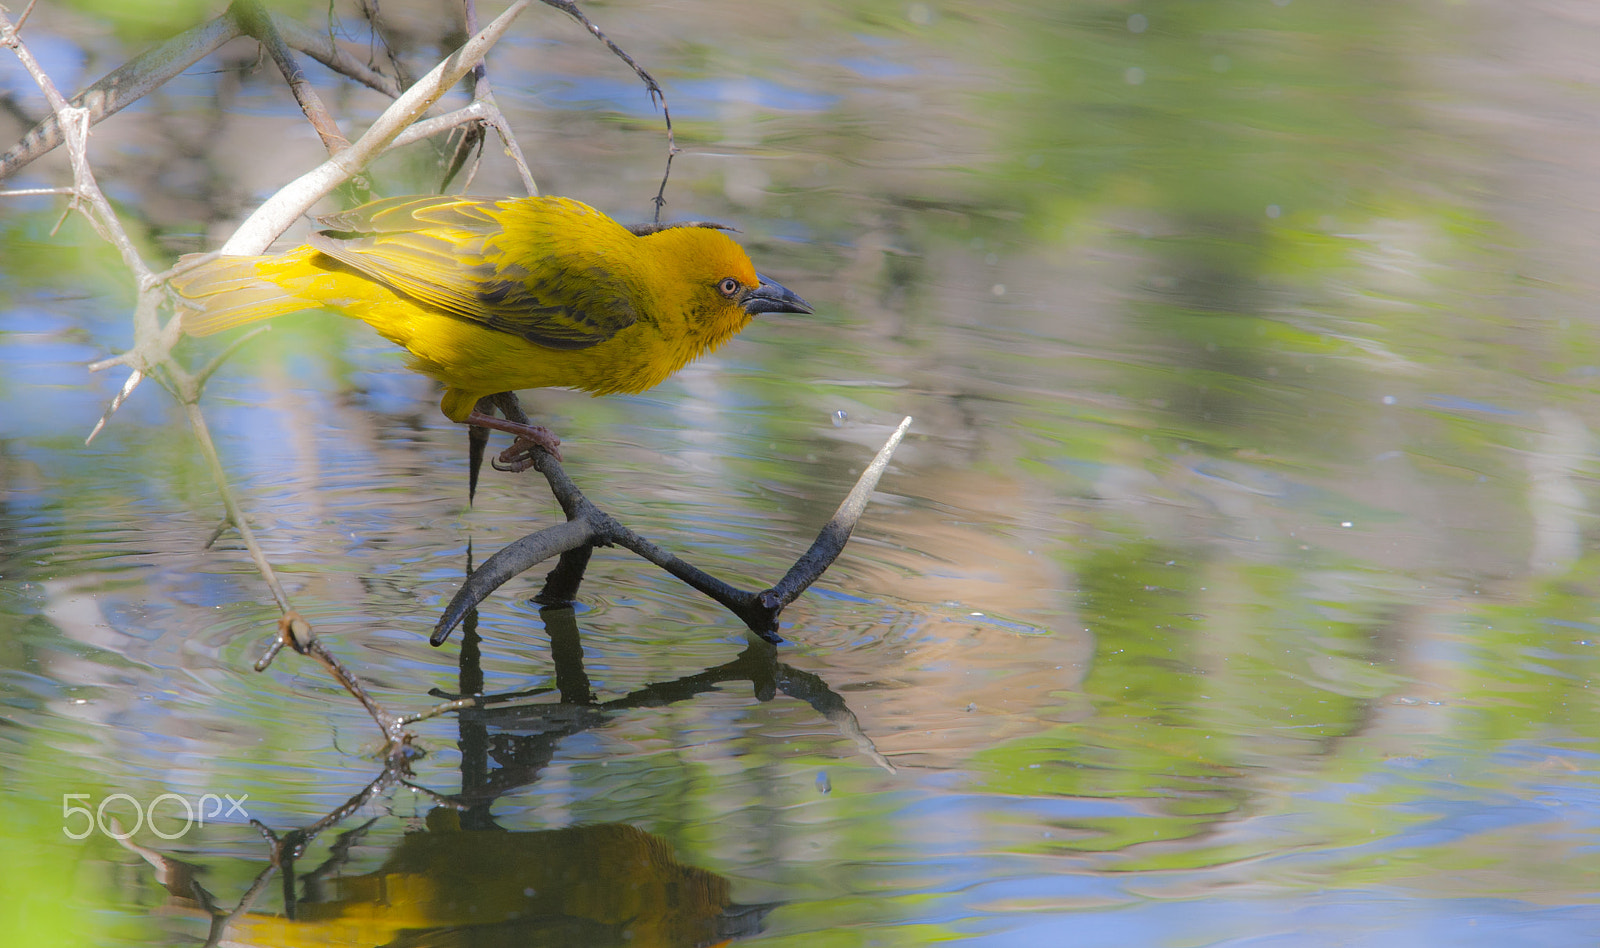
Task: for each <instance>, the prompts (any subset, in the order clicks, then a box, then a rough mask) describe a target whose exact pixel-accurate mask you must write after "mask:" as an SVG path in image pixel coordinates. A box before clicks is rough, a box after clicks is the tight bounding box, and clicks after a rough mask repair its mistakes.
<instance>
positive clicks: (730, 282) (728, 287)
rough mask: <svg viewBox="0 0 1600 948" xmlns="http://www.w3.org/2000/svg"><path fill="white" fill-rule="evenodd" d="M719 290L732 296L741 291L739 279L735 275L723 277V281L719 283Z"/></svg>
mask: <svg viewBox="0 0 1600 948" xmlns="http://www.w3.org/2000/svg"><path fill="white" fill-rule="evenodd" d="M717 292H718V293H721V294H722V295H723V296H726V297H729V298H732V296H733V294H735V293H737V292H739V281H738V280H735V279H734V278H733V277H723V278H722V282H721V283H718V284H717Z"/></svg>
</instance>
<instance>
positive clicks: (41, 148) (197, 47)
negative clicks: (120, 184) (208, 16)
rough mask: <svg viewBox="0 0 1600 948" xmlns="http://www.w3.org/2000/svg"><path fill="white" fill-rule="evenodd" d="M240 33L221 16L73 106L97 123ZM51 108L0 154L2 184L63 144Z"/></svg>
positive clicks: (113, 75) (115, 74) (129, 65)
mask: <svg viewBox="0 0 1600 948" xmlns="http://www.w3.org/2000/svg"><path fill="white" fill-rule="evenodd" d="M239 33H240V29H239V24H238V23H237V22H236V21H235V20H234V19H233V17H231V16H228V15H226V14H224V15H223V16H219V17H217V18H216V19H215V20H212V21H211V22H209V23H206V24H204V25H202V26H197V27H195V28H194V29H192V30H188V31H186V32H184V33H180V34H178V35H177V36H174V37H173V38H172V39H170V40H167V41H166V42H165V43H162V44H161V45H159V46H157V47H155V48H154V49H151V50H149V51H147V52H144V53H141V54H139V55H138V56H135V57H134V58H132V59H130V60H128V61H127V62H126V63H123V64H122V65H121V66H119V67H117V68H116V69H114V70H112V71H111V72H110V73H108V74H107V75H106V76H105V77H104V78H102V79H100V80H99V81H98V82H96V83H95V84H94V85H92V86H90V87H89V88H87V89H85V90H84V91H83V92H82V93H80V94H79V95H77V96H76V97H74V98H73V100H72V103H71V104H72V105H74V106H77V107H79V108H83V109H87V110H88V112H89V122H90V124H95V123H97V122H99V121H101V120H102V119H105V118H106V117H108V116H111V115H115V114H116V113H117V112H119V111H121V110H122V109H124V108H126V107H127V106H128V105H129V104H131V103H133V102H135V101H137V100H138V99H139V98H140V97H141V96H143V95H145V94H146V93H149V92H151V91H153V90H155V89H156V88H158V87H160V86H161V85H162V84H163V83H165V82H166V81H167V80H169V79H171V78H172V77H173V76H176V75H177V74H179V73H181V72H183V71H184V70H185V69H188V68H189V67H190V66H193V65H194V64H195V63H197V62H199V61H200V60H201V59H203V58H204V57H205V56H207V55H209V54H210V53H212V52H214V51H215V50H216V49H217V47H219V46H221V45H222V44H223V43H226V42H227V41H228V40H231V39H233V38H234V37H236V36H238V35H239ZM4 45H6V46H10V45H12V44H11V43H10V42H6V43H5V44H4ZM50 108H51V113H52V114H51V115H50V116H49V117H48V118H46V119H45V120H44V121H42V122H40V123H39V124H38V125H36V126H34V128H33V130H32V131H30V132H28V134H26V135H24V136H23V137H22V141H20V142H18V143H17V144H16V146H15V147H13V148H12V149H11V150H10V151H8V152H6V153H5V154H4V155H0V181H3V180H5V179H6V178H8V177H10V176H11V175H13V174H15V173H16V172H17V171H18V170H19V169H21V168H22V167H23V166H24V165H27V164H28V163H29V162H31V161H33V160H34V159H36V158H38V157H39V156H41V155H43V154H45V153H47V152H49V151H50V150H51V149H53V148H55V147H56V146H57V145H60V144H61V142H62V141H63V140H64V139H63V137H62V132H61V123H60V121H59V119H58V118H57V116H56V114H55V113H56V112H59V111H60V109H59V108H58V107H57V106H56V105H55V104H54V103H51V107H50Z"/></svg>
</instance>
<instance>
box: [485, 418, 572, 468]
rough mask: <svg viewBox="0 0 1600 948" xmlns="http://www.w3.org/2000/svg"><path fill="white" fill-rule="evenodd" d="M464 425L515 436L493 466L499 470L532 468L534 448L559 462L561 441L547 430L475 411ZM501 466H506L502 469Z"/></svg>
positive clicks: (539, 426)
mask: <svg viewBox="0 0 1600 948" xmlns="http://www.w3.org/2000/svg"><path fill="white" fill-rule="evenodd" d="M466 424H469V425H476V426H477V427H479V428H493V429H495V430H496V431H509V432H510V433H512V434H514V435H516V436H517V440H516V441H515V442H513V443H512V445H511V447H509V448H507V449H505V450H504V451H502V452H501V453H500V457H499V459H498V460H499V463H497V464H496V465H495V467H497V468H499V469H500V470H518V471H526V470H527V469H528V468H530V467H532V466H533V450H534V449H535V448H539V449H542V450H544V451H548V452H550V453H551V454H553V455H555V459H556V460H557V461H559V460H561V450H560V448H559V447H558V446H559V445H560V444H561V439H560V438H558V437H556V436H555V435H554V434H552V433H551V431H550V429H549V428H545V427H543V426H541V425H530V424H527V423H526V422H516V421H506V420H504V419H501V418H496V417H494V416H493V415H488V414H485V413H483V412H481V411H478V410H477V409H474V410H473V412H472V414H470V415H468V416H467V420H466ZM502 464H503V465H506V466H505V467H502V466H501V465H502ZM517 465H521V466H517Z"/></svg>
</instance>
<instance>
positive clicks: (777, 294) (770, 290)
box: [743, 274, 811, 316]
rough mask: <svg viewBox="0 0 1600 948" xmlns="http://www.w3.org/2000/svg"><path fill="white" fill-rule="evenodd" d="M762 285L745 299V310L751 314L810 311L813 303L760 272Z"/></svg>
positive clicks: (758, 276)
mask: <svg viewBox="0 0 1600 948" xmlns="http://www.w3.org/2000/svg"><path fill="white" fill-rule="evenodd" d="M756 276H757V278H758V279H760V280H761V285H760V286H758V287H756V288H755V289H753V290H751V291H750V293H749V295H747V296H746V297H745V298H744V300H743V304H744V311H745V312H747V313H749V314H750V315H751V316H756V315H758V314H761V313H809V312H811V304H810V303H807V302H806V301H805V300H803V299H801V298H800V297H798V296H796V295H794V293H792V292H791V291H790V290H789V289H788V288H787V287H785V286H784V285H783V284H782V283H774V282H772V281H771V280H769V279H767V278H766V277H764V276H761V275H760V274H756Z"/></svg>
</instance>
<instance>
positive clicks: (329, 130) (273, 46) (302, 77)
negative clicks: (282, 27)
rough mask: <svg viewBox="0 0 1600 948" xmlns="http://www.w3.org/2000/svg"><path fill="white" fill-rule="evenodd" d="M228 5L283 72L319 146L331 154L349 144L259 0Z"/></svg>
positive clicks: (235, 1)
mask: <svg viewBox="0 0 1600 948" xmlns="http://www.w3.org/2000/svg"><path fill="white" fill-rule="evenodd" d="M231 9H232V11H233V15H234V16H235V17H236V18H238V20H239V24H240V25H241V26H243V27H244V29H245V31H246V32H248V33H249V34H250V35H251V36H253V37H255V38H256V39H257V40H258V41H259V42H260V43H261V46H262V48H264V49H265V50H266V51H267V55H268V56H271V57H272V61H273V63H275V64H276V65H277V67H278V71H279V72H281V73H283V80H284V82H287V83H288V84H289V92H290V93H291V94H292V95H293V96H294V99H295V101H296V102H297V103H299V105H300V111H302V112H304V113H305V116H306V119H307V120H309V121H310V122H311V127H312V128H314V129H316V130H317V136H318V137H319V138H321V139H322V147H324V148H326V149H327V150H328V154H330V155H337V154H338V153H339V152H341V151H344V150H345V149H346V148H349V147H350V140H349V139H347V138H345V137H344V134H343V133H341V132H340V131H339V125H338V123H337V122H335V121H334V120H333V116H332V115H331V114H329V112H328V107H327V106H325V105H323V104H322V97H321V96H319V95H317V90H316V89H315V88H313V87H312V85H311V83H310V81H308V80H307V79H306V73H305V70H304V69H301V68H300V64H299V63H298V62H295V58H294V56H293V55H292V54H291V53H290V52H289V47H288V45H287V44H285V43H284V41H283V36H282V35H281V34H279V32H278V27H277V24H276V22H275V21H274V20H273V18H272V17H270V16H268V15H267V12H266V11H265V10H263V9H262V8H261V4H260V2H259V0H234V3H233V6H232V7H231Z"/></svg>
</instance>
